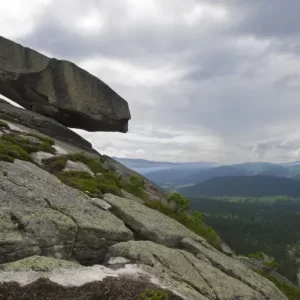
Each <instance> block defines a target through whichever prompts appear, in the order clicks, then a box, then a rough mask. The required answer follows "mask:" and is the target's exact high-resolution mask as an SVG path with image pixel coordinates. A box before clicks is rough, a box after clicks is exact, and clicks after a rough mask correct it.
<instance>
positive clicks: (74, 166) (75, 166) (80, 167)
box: [64, 160, 94, 175]
mask: <svg viewBox="0 0 300 300" xmlns="http://www.w3.org/2000/svg"><path fill="white" fill-rule="evenodd" d="M64 171H79V172H88V173H90V174H91V175H94V173H93V172H92V171H91V169H90V168H89V167H88V166H87V165H86V164H84V163H82V162H80V161H71V160H68V161H67V163H66V167H65V168H64Z"/></svg>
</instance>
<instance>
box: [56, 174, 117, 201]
mask: <svg viewBox="0 0 300 300" xmlns="http://www.w3.org/2000/svg"><path fill="white" fill-rule="evenodd" d="M58 178H59V179H60V180H61V181H62V182H63V183H65V184H67V185H69V186H71V187H73V188H76V189H78V190H81V191H83V192H88V193H89V194H90V196H93V197H101V196H102V195H103V194H105V193H112V194H114V195H117V196H121V195H122V194H121V190H120V186H119V181H118V176H117V175H116V174H115V173H114V172H106V173H103V174H101V175H96V176H93V175H91V174H90V173H88V172H82V171H67V172H61V174H60V175H58Z"/></svg>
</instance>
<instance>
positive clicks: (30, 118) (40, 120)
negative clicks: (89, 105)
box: [0, 98, 94, 152]
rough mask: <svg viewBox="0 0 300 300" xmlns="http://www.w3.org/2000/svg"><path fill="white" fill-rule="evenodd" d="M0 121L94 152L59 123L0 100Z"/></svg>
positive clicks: (86, 142) (85, 142)
mask: <svg viewBox="0 0 300 300" xmlns="http://www.w3.org/2000/svg"><path fill="white" fill-rule="evenodd" d="M0 119H3V120H7V121H9V122H13V123H14V124H16V125H18V124H19V125H23V126H26V127H27V128H31V129H34V130H38V131H39V132H42V133H43V134H46V135H48V136H50V137H52V138H55V139H58V140H61V141H64V142H67V143H69V144H72V145H74V146H77V147H80V148H82V149H85V150H89V151H92V152H94V150H93V149H92V145H91V143H89V142H88V141H87V140H85V139H84V138H82V137H81V136H80V135H79V134H77V133H76V132H74V131H72V130H71V129H69V128H67V127H65V126H63V125H61V124H60V123H58V122H57V121H55V120H53V119H50V118H48V117H45V116H42V115H40V114H38V113H35V112H32V111H28V110H25V109H22V108H19V107H16V106H14V105H11V104H10V103H8V102H7V101H5V100H3V99H1V98H0Z"/></svg>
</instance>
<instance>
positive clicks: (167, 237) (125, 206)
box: [104, 194, 206, 247]
mask: <svg viewBox="0 0 300 300" xmlns="http://www.w3.org/2000/svg"><path fill="white" fill-rule="evenodd" d="M104 200H105V201H106V202H108V203H109V204H110V205H111V206H112V207H113V209H112V211H113V213H114V214H115V215H116V216H117V217H119V218H120V219H121V220H123V221H124V223H125V224H126V225H127V226H128V227H130V228H132V229H133V230H134V232H136V233H137V235H138V236H140V237H142V238H143V239H147V240H150V241H153V242H156V243H158V244H163V245H166V246H168V247H176V246H178V244H179V243H180V241H181V240H182V239H183V238H184V237H191V238H194V239H196V240H199V241H202V242H203V243H206V241H205V240H204V239H203V238H201V237H200V236H198V235H196V234H195V233H193V232H192V231H190V230H189V229H187V228H186V227H185V226H183V225H181V224H180V223H178V222H177V221H175V220H173V219H171V218H169V217H167V216H165V215H164V214H162V213H160V212H159V211H156V210H154V209H151V208H149V207H147V206H145V205H143V204H140V203H138V202H136V201H134V200H130V199H126V198H121V197H118V196H115V195H112V194H105V195H104Z"/></svg>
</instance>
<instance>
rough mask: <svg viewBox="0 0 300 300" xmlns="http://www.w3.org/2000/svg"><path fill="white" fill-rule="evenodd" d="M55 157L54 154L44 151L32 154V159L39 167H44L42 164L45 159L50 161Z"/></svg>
mask: <svg viewBox="0 0 300 300" xmlns="http://www.w3.org/2000/svg"><path fill="white" fill-rule="evenodd" d="M53 156H54V154H51V153H48V152H43V151H39V152H34V153H31V154H30V157H31V158H32V159H33V161H34V162H36V163H37V164H39V165H43V163H42V160H43V159H49V158H51V157H53Z"/></svg>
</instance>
